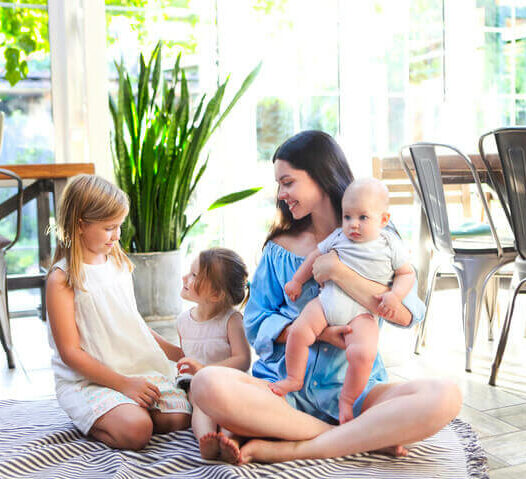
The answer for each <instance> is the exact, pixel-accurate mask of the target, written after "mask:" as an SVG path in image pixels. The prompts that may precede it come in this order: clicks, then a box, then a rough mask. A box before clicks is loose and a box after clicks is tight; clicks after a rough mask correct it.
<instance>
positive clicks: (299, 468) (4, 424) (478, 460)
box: [0, 400, 488, 479]
mask: <svg viewBox="0 0 526 479" xmlns="http://www.w3.org/2000/svg"><path fill="white" fill-rule="evenodd" d="M409 450H410V454H409V456H408V457H405V458H396V459H395V458H391V457H387V456H382V455H378V454H357V455H354V456H347V457H342V458H336V459H329V460H308V461H291V462H285V463H281V464H271V465H261V464H247V465H244V466H231V465H228V464H222V463H219V462H211V461H205V460H203V459H201V457H200V455H199V449H198V446H197V442H196V441H195V439H194V436H193V434H192V432H191V431H183V432H178V433H172V434H166V435H157V436H154V437H153V438H152V440H151V442H150V444H149V445H148V447H146V448H145V449H143V450H142V451H139V452H134V451H117V450H113V449H109V448H108V447H106V446H105V445H103V444H102V443H99V442H96V441H94V440H91V439H86V438H85V437H83V436H82V435H81V434H80V432H78V431H77V430H76V429H75V427H74V426H73V424H72V423H71V422H70V421H69V419H68V418H67V416H66V415H65V414H64V413H63V412H62V410H61V409H60V408H59V406H58V404H57V402H56V401H55V400H46V401H0V478H1V479H20V478H46V479H47V478H50V479H51V478H52V479H75V478H90V479H105V478H116V479H132V478H134V479H135V478H158V477H163V478H169V477H170V478H172V477H173V478H211V479H234V478H248V479H256V478H257V479H259V478H280V479H305V478H316V479H323V478H327V479H329V478H331V479H332V478H371V477H374V478H382V479H400V478H412V479H417V478H418V479H429V478H447V479H457V478H459V479H460V478H487V477H488V475H487V465H486V458H485V455H484V452H483V451H482V449H481V447H480V444H479V443H478V440H477V437H476V435H475V433H474V432H473V430H472V429H471V427H470V426H469V425H468V424H466V423H464V422H462V421H460V420H459V419H456V420H455V421H453V422H452V423H451V424H450V425H448V426H447V427H446V428H444V429H443V430H442V431H440V432H439V433H438V434H436V435H435V436H433V437H431V438H429V439H427V440H425V441H422V442H420V443H418V444H415V445H412V446H410V448H409Z"/></svg>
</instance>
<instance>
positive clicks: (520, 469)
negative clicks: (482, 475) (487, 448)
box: [489, 464, 526, 479]
mask: <svg viewBox="0 0 526 479" xmlns="http://www.w3.org/2000/svg"><path fill="white" fill-rule="evenodd" d="M525 477H526V464H520V465H518V466H511V467H504V468H501V469H496V470H494V471H490V472H489V478H490V479H524V478H525Z"/></svg>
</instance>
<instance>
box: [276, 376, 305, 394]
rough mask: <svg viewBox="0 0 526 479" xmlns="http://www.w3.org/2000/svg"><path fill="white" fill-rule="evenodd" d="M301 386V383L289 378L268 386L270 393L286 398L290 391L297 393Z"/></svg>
mask: <svg viewBox="0 0 526 479" xmlns="http://www.w3.org/2000/svg"><path fill="white" fill-rule="evenodd" d="M302 386H303V384H302V383H301V382H299V381H296V380H294V379H290V378H287V379H283V380H281V381H278V382H275V383H270V384H269V388H270V389H271V391H272V392H273V393H274V394H277V395H278V396H286V395H287V394H288V393H290V392H292V391H299V390H300V389H301V387H302Z"/></svg>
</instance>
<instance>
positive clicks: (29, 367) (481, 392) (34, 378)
mask: <svg viewBox="0 0 526 479" xmlns="http://www.w3.org/2000/svg"><path fill="white" fill-rule="evenodd" d="M525 303H526V295H525V296H524V297H522V298H520V299H519V301H518V303H517V306H516V309H515V317H514V319H513V325H512V331H511V334H510V337H511V339H510V344H509V345H508V348H507V350H506V354H505V357H504V362H503V365H502V367H501V371H500V374H499V378H498V386H497V387H491V386H489V385H488V384H487V381H488V378H489V371H490V366H491V362H492V359H493V355H494V350H495V348H496V342H497V341H495V342H494V343H490V342H488V341H487V328H486V320H485V318H483V320H482V322H481V327H480V330H479V335H478V338H477V344H476V350H475V353H474V361H473V372H472V373H470V374H469V373H465V372H464V346H463V333H462V326H461V319H460V295H459V293H458V290H450V291H440V292H436V293H435V294H434V296H433V302H432V304H431V310H430V319H429V321H430V323H429V332H428V341H427V346H426V347H425V348H424V349H423V350H422V354H420V355H419V356H416V355H414V354H412V346H413V333H412V332H411V331H406V330H402V329H399V328H394V327H391V326H386V327H384V330H383V331H382V335H381V345H380V347H381V350H382V353H383V355H384V360H385V362H386V364H387V365H388V369H389V374H390V376H391V379H392V380H404V379H411V378H418V377H449V378H453V379H454V380H455V381H456V382H457V383H458V384H459V386H460V387H461V388H462V391H463V394H464V404H463V408H462V411H461V414H460V417H461V418H462V419H464V420H465V421H467V422H469V423H470V424H471V425H472V426H473V427H474V429H475V430H476V431H477V432H478V434H479V436H480V438H481V442H482V444H483V447H484V448H485V450H486V452H487V454H488V458H489V465H490V468H491V471H490V477H491V479H503V478H506V479H515V478H516V479H519V478H524V477H526V339H524V331H525V328H526V324H525V323H526V322H525V318H526V315H525V314H524V312H523V311H524V306H525V305H526V304H525ZM500 304H501V310H504V308H505V306H506V295H505V293H503V294H502V297H501V298H500ZM502 317H503V313H501V319H503V318H502ZM12 328H13V336H14V342H15V347H16V356H17V364H18V365H19V367H18V368H17V369H15V370H14V371H10V370H8V369H7V365H6V362H5V358H4V356H3V354H2V355H1V358H0V399H7V398H10V399H37V398H43V397H52V396H53V379H52V373H51V370H50V350H49V347H48V346H47V339H46V325H45V324H44V323H42V322H41V321H40V320H39V319H38V318H19V319H14V320H13V321H12ZM499 334H500V331H498V330H497V331H496V338H497V339H498V337H499Z"/></svg>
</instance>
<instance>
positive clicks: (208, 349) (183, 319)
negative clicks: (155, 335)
mask: <svg viewBox="0 0 526 479" xmlns="http://www.w3.org/2000/svg"><path fill="white" fill-rule="evenodd" d="M191 311H192V310H191V309H189V310H188V311H184V312H183V313H181V314H180V315H179V317H178V318H177V323H176V324H177V331H178V333H179V337H180V338H181V347H182V348H183V352H184V355H185V356H186V357H188V358H191V359H195V360H196V361H199V362H200V363H201V364H204V365H207V364H213V363H217V362H218V361H223V360H224V359H226V358H228V357H230V355H231V349H230V343H229V342H228V331H227V327H228V320H229V319H230V316H232V314H233V313H234V312H235V309H229V310H228V311H226V312H224V313H221V314H218V315H217V316H215V317H214V318H212V319H209V320H208V321H196V320H195V319H194V318H193V317H192V312H191Z"/></svg>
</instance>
